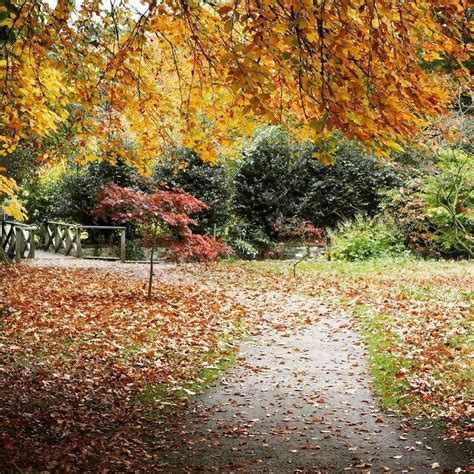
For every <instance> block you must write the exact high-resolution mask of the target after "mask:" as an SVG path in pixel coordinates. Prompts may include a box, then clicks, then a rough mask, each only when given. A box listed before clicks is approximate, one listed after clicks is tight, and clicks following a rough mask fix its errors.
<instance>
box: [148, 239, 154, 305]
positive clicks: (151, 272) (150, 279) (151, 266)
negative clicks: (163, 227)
mask: <svg viewBox="0 0 474 474" xmlns="http://www.w3.org/2000/svg"><path fill="white" fill-rule="evenodd" d="M154 253H155V242H153V245H152V247H151V256H150V277H149V279H148V298H151V286H152V283H153V255H154Z"/></svg>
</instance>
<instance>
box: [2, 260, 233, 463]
mask: <svg viewBox="0 0 474 474" xmlns="http://www.w3.org/2000/svg"><path fill="white" fill-rule="evenodd" d="M0 275H1V279H0V295H1V300H0V309H1V313H0V331H1V332H0V419H1V424H2V428H1V431H0V442H1V448H0V466H3V467H5V466H6V467H10V468H12V467H24V466H26V467H32V466H33V467H43V468H44V467H46V468H59V469H60V468H61V466H63V465H69V464H70V463H72V465H74V464H75V463H74V459H77V458H85V459H86V458H88V457H89V456H90V454H91V453H97V451H98V450H99V451H100V444H101V443H102V444H104V443H111V444H113V442H114V441H113V440H114V437H115V436H116V437H117V439H119V438H121V437H122V436H121V433H120V431H122V430H127V429H129V428H130V426H133V427H135V428H140V426H141V425H142V423H143V420H144V417H145V416H146V415H147V412H149V411H150V404H148V403H142V402H143V401H144V400H145V401H150V400H151V399H153V398H156V397H154V396H153V395H154V393H151V394H150V387H154V389H155V390H156V387H164V388H162V389H160V390H159V392H160V393H159V394H158V395H159V397H158V399H157V400H156V403H153V404H152V405H151V408H152V409H153V410H154V411H159V410H160V409H163V408H167V407H169V406H170V405H171V406H176V405H179V398H180V395H183V394H184V395H186V394H191V393H192V392H193V388H194V386H195V384H196V380H198V379H199V377H200V375H202V374H204V376H205V377H208V376H209V374H208V372H209V371H212V370H218V368H219V366H220V364H222V363H223V360H225V359H226V358H228V357H229V356H230V355H231V353H232V351H233V350H234V349H233V346H232V340H233V339H234V338H235V336H236V335H237V333H238V331H239V329H238V328H239V326H240V320H241V317H242V312H241V310H240V309H239V308H238V306H236V305H231V304H230V303H229V300H228V298H226V297H225V296H224V295H223V294H220V293H218V292H215V291H213V292H212V293H211V292H206V291H204V290H203V289H202V288H201V287H200V288H193V287H190V286H172V285H167V284H165V283H160V284H159V285H156V289H155V292H154V296H153V297H152V299H151V300H149V299H147V298H146V297H145V294H146V291H145V289H144V284H143V282H141V281H139V280H136V279H130V278H124V277H123V276H120V275H117V274H107V273H102V272H99V271H97V270H88V269H58V268H29V267H26V266H23V265H21V266H0ZM189 381H193V382H194V383H193V384H189ZM183 392H184V393H183ZM173 394H175V395H177V396H176V397H175V396H173ZM131 436H132V435H131ZM98 448H99V449H98ZM125 449H126V447H125ZM97 462H98V465H100V463H101V460H100V458H99V459H97Z"/></svg>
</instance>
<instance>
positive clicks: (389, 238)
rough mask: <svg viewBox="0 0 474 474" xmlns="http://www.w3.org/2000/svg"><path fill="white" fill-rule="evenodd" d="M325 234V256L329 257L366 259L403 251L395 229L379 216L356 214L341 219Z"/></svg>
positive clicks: (392, 254)
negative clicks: (326, 240) (328, 246)
mask: <svg viewBox="0 0 474 474" xmlns="http://www.w3.org/2000/svg"><path fill="white" fill-rule="evenodd" d="M328 237H329V240H330V248H329V258H331V259H333V260H348V261H354V260H368V259H371V258H378V257H389V256H397V255H400V254H401V253H405V246H404V245H403V242H402V239H401V236H400V235H399V234H398V232H397V230H396V229H395V228H394V226H393V225H392V224H391V223H390V222H388V221H387V220H384V219H381V218H372V219H371V218H368V217H366V216H363V215H361V214H359V215H357V216H356V217H355V219H354V220H346V221H343V222H341V223H340V224H338V226H337V227H336V228H335V229H334V230H329V231H328Z"/></svg>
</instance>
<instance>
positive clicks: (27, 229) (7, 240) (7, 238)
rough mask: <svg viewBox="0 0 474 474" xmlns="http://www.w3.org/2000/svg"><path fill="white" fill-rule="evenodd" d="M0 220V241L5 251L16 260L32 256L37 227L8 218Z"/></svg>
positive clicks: (33, 254) (33, 255)
mask: <svg viewBox="0 0 474 474" xmlns="http://www.w3.org/2000/svg"><path fill="white" fill-rule="evenodd" d="M0 222H1V224H0V242H1V246H2V248H3V250H4V251H5V253H6V254H7V255H8V256H9V257H10V258H12V259H14V260H15V261H16V262H19V261H20V260H21V259H23V258H34V257H35V231H36V230H37V227H36V226H32V225H26V224H21V223H20V222H15V221H8V220H2V221H0Z"/></svg>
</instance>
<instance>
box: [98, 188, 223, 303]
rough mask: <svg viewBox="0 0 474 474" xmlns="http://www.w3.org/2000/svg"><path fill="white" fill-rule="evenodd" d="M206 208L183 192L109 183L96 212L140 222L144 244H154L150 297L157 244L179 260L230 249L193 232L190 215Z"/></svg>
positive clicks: (209, 257)
mask: <svg viewBox="0 0 474 474" xmlns="http://www.w3.org/2000/svg"><path fill="white" fill-rule="evenodd" d="M206 209H208V206H206V205H205V204H204V203H202V202H201V201H199V200H198V199H196V198H194V197H192V196H191V195H189V194H187V193H185V192H184V191H180V190H174V191H171V190H169V189H162V190H159V191H156V192H154V193H152V194H151V193H150V194H148V193H143V192H140V191H135V190H134V189H131V188H122V187H120V186H117V185H116V184H112V183H110V184H108V185H106V186H105V187H104V189H103V191H102V195H101V197H100V204H99V205H98V206H97V208H96V210H95V214H96V215H97V217H100V218H104V219H112V220H113V221H115V222H119V223H126V222H133V223H137V224H140V225H141V229H142V232H143V233H144V235H145V243H147V244H148V245H149V246H150V247H151V255H150V275H149V281H148V297H149V298H150V297H151V289H152V281H153V262H154V260H153V257H154V253H155V249H156V246H157V245H158V244H160V245H161V246H163V247H166V248H168V249H169V250H170V251H171V252H172V253H173V255H174V256H175V258H176V259H177V260H178V261H184V260H190V259H197V260H214V259H216V258H218V257H219V256H220V255H223V254H226V253H227V252H228V249H227V247H226V246H225V245H223V244H222V243H220V242H218V241H217V240H215V239H213V238H212V237H209V236H208V235H200V234H194V233H193V232H192V231H191V229H190V227H189V226H190V225H191V224H193V223H195V220H194V219H192V218H191V217H190V214H196V213H199V212H202V211H204V210H206Z"/></svg>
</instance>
